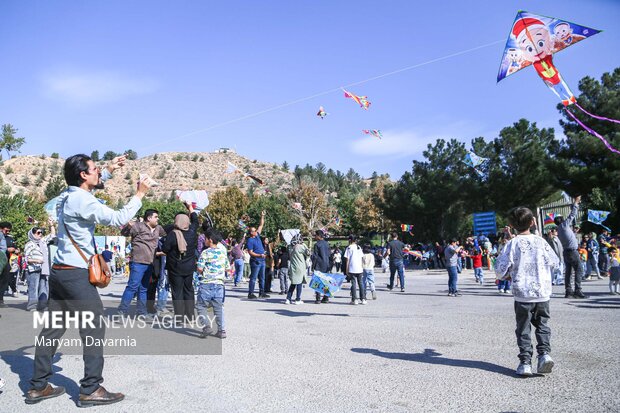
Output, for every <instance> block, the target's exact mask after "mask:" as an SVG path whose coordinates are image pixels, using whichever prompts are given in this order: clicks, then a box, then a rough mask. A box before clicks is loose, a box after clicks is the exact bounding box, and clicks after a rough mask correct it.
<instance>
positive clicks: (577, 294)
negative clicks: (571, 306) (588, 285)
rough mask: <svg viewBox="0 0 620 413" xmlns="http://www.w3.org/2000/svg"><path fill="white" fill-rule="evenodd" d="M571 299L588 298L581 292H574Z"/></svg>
mask: <svg viewBox="0 0 620 413" xmlns="http://www.w3.org/2000/svg"><path fill="white" fill-rule="evenodd" d="M573 297H574V298H588V296H587V295H585V294H584V293H582V292H581V291H575V294H573Z"/></svg>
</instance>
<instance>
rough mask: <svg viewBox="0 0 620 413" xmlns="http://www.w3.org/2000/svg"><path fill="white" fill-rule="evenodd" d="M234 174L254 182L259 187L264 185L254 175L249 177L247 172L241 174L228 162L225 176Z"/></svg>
mask: <svg viewBox="0 0 620 413" xmlns="http://www.w3.org/2000/svg"><path fill="white" fill-rule="evenodd" d="M235 172H237V173H240V174H241V175H243V176H244V177H246V178H249V179H251V180H253V181H254V182H256V183H257V184H259V185H264V182H263V180H262V179H260V178H258V177H256V176H254V175H250V174H249V173H247V172H242V171H241V170H240V169H239V168H237V166H236V165H235V164H233V163H232V162H230V161H228V167H227V168H226V173H227V174H232V173H235Z"/></svg>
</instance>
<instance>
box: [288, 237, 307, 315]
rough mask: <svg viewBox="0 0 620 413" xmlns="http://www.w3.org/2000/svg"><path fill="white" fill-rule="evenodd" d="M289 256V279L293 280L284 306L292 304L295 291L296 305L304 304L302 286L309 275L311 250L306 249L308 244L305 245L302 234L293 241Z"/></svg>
mask: <svg viewBox="0 0 620 413" xmlns="http://www.w3.org/2000/svg"><path fill="white" fill-rule="evenodd" d="M288 254H289V257H290V258H289V270H288V277H289V279H290V280H291V285H290V287H289V288H288V293H287V294H286V301H284V304H291V299H292V298H293V291H294V290H295V289H297V295H296V299H295V304H298V305H299V304H303V303H304V302H303V301H301V290H302V287H303V286H302V284H303V283H304V282H305V281H306V274H307V273H308V268H307V266H306V259H307V258H308V257H309V256H310V250H309V249H308V247H306V244H304V243H303V238H302V236H301V234H297V235H295V236H294V237H293V239H292V240H291V243H290V244H289V246H288Z"/></svg>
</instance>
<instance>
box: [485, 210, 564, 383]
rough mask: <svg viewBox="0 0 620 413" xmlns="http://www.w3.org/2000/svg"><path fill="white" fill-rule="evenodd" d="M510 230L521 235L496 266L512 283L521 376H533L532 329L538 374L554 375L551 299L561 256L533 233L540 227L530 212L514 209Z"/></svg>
mask: <svg viewBox="0 0 620 413" xmlns="http://www.w3.org/2000/svg"><path fill="white" fill-rule="evenodd" d="M508 222H509V223H510V226H511V227H512V228H514V229H515V230H516V231H517V233H518V234H517V236H516V237H514V238H512V237H513V235H512V234H511V233H510V232H508V231H507V232H506V237H507V238H508V239H510V240H509V241H508V242H507V243H506V246H505V247H504V250H503V251H502V253H501V254H500V256H499V257H498V258H497V260H496V262H495V273H496V276H497V278H498V279H500V280H506V279H512V294H513V296H514V299H515V303H514V308H515V316H516V321H517V328H516V330H515V333H516V335H517V345H518V346H519V360H520V364H519V367H518V368H517V374H518V375H519V376H531V375H532V354H533V350H532V338H531V329H532V327H531V326H532V325H533V326H534V327H535V328H536V342H537V345H536V351H537V352H538V369H537V371H538V373H551V369H552V368H553V360H552V359H551V356H550V355H549V352H550V351H551V346H550V338H551V328H550V327H549V318H550V313H549V299H550V298H551V274H552V270H553V269H554V268H557V267H558V266H559V264H560V261H559V259H558V256H557V255H556V253H555V252H554V251H553V250H552V249H551V247H550V246H549V244H548V243H547V241H545V240H544V239H543V238H542V237H540V236H538V235H534V234H532V233H531V232H530V228H532V227H534V226H535V225H536V220H535V219H534V214H532V211H530V210H529V209H528V208H525V207H517V208H513V209H512V210H511V211H510V212H509V213H508Z"/></svg>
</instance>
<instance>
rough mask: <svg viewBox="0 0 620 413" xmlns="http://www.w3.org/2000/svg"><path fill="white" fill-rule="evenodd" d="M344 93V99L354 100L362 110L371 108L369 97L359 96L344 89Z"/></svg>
mask: <svg viewBox="0 0 620 413" xmlns="http://www.w3.org/2000/svg"><path fill="white" fill-rule="evenodd" d="M342 91H343V92H344V97H345V98H349V99H353V100H354V101H355V102H356V103H357V104H358V105H360V107H361V108H364V109H365V110H368V108H369V107H370V102H369V101H368V96H357V95H355V94H353V93H351V92H347V91H346V90H344V89H342Z"/></svg>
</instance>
